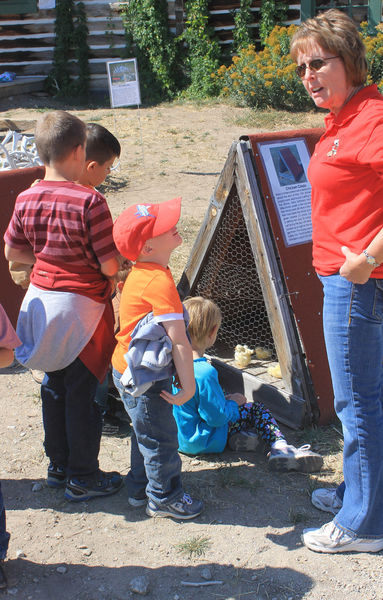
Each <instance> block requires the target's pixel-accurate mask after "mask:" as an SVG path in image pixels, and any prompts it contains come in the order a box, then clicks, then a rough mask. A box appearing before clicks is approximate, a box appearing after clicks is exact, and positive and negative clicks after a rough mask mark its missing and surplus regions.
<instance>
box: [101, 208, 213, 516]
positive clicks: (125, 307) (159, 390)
mask: <svg viewBox="0 0 383 600" xmlns="http://www.w3.org/2000/svg"><path fill="white" fill-rule="evenodd" d="M180 211H181V198H176V199H174V200H170V201H168V202H164V203H162V204H138V205H134V206H130V207H129V208H127V209H126V210H125V211H124V212H123V213H122V214H121V215H120V216H119V217H118V218H117V220H116V222H115V224H114V228H113V236H114V241H115V243H116V246H117V248H118V250H119V251H120V252H121V254H122V255H123V256H125V257H126V258H127V259H128V260H131V261H136V262H135V264H134V265H133V267H132V270H131V271H130V273H129V275H128V277H127V279H126V282H125V284H124V287H123V290H122V295H121V304H120V331H119V333H118V334H117V336H116V338H117V346H116V349H115V351H114V354H113V357H112V364H113V380H114V383H115V386H116V388H117V389H118V391H119V393H120V396H121V398H122V400H123V402H124V405H125V408H126V410H127V412H128V414H129V416H130V419H131V421H132V425H133V433H132V437H131V460H130V471H129V473H128V475H127V477H126V485H127V488H128V494H129V503H130V504H131V505H132V506H143V505H145V504H146V513H147V514H148V515H149V516H151V517H173V518H175V519H181V520H183V519H192V518H193V517H196V516H197V515H199V514H200V512H201V511H202V506H203V505H202V502H201V501H199V500H195V499H192V498H191V497H190V496H189V495H188V494H185V493H184V491H183V487H182V482H181V459H180V457H179V454H178V441H177V426H176V423H175V421H174V418H173V414H172V404H182V403H184V402H187V400H189V399H190V398H191V397H192V396H193V394H194V392H195V383H194V375H193V357H192V349H191V346H190V343H189V341H188V339H187V335H186V325H185V321H184V315H183V306H182V303H181V300H180V297H179V295H178V292H177V288H176V286H175V283H174V280H173V277H172V275H171V272H170V270H169V268H168V262H169V258H170V255H171V253H172V251H173V250H174V249H175V248H177V247H178V246H179V245H180V244H182V238H181V236H180V235H179V233H178V231H177V227H176V225H177V223H178V220H179V217H180ZM143 321H145V322H146V325H147V328H146V331H147V330H148V328H149V330H150V332H151V333H153V332H154V331H155V333H156V334H157V333H158V330H160V331H163V335H162V334H160V335H161V336H162V337H163V336H165V334H167V336H168V339H167V341H168V340H169V338H170V341H171V344H170V346H171V348H170V352H171V355H170V359H171V358H172V359H173V363H174V367H175V370H176V372H177V376H178V380H179V382H180V387H181V389H177V391H176V394H175V395H172V393H171V392H172V373H170V372H169V370H168V368H167V367H166V368H165V367H162V366H161V367H160V368H159V369H158V370H156V371H155V370H154V367H157V366H158V363H157V362H156V360H155V359H156V356H155V354H156V353H153V355H151V359H152V360H151V362H150V365H153V369H151V368H148V373H147V375H148V378H146V380H145V384H146V385H143V386H141V387H140V388H139V389H137V386H136V387H135V388H134V390H133V389H131V388H130V387H129V388H127V387H126V386H125V385H124V383H123V379H124V377H125V375H126V371H127V367H128V362H127V356H128V350H129V351H130V345H131V341H132V335H134V334H135V331H136V330H137V329H138V330H140V329H141V326H140V324H141V323H142V322H143ZM137 337H138V336H137ZM165 337H166V336H165ZM157 341H158V340H157V338H156V339H155V340H154V342H155V343H156V342H157ZM142 362H143V361H142V360H141V356H140V357H139V360H138V367H140V366H141V364H142ZM170 362H172V361H170ZM133 375H134V373H133ZM129 390H130V391H129Z"/></svg>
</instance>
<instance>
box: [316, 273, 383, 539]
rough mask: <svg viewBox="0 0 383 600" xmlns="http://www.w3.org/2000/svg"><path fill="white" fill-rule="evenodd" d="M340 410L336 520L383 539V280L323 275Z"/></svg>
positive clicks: (328, 338)
mask: <svg viewBox="0 0 383 600" xmlns="http://www.w3.org/2000/svg"><path fill="white" fill-rule="evenodd" d="M320 280H321V282H322V284H323V289H324V306H323V323H324V334H325V341H326V349H327V356H328V360H329V365H330V370H331V377H332V382H333V387H334V396H335V410H336V413H337V415H338V417H339V419H340V420H341V422H342V426H343V434H344V450H343V475H344V484H342V485H341V486H339V488H338V490H337V494H338V496H339V497H340V498H341V499H342V497H343V506H342V508H341V510H340V511H339V513H338V514H337V515H336V517H335V518H334V521H335V523H336V525H337V526H338V527H340V528H341V529H343V530H345V531H347V532H351V533H355V534H357V535H358V537H365V538H369V537H370V538H374V537H376V538H381V537H383V364H382V362H383V280H380V279H369V281H368V282H367V283H365V284H364V285H359V284H352V283H350V282H349V281H347V280H346V279H345V278H344V277H341V276H340V275H338V274H337V275H330V276H326V277H322V276H320Z"/></svg>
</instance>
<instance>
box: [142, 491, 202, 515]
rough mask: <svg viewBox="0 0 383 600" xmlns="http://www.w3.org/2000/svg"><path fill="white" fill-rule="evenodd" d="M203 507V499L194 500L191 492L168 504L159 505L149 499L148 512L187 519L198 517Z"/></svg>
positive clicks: (148, 513) (149, 513)
mask: <svg viewBox="0 0 383 600" xmlns="http://www.w3.org/2000/svg"><path fill="white" fill-rule="evenodd" d="M202 508H203V502H201V500H193V499H192V498H191V497H190V496H189V494H184V495H183V496H182V498H180V499H179V500H176V501H175V502H172V503H171V504H167V505H166V506H157V504H155V502H153V500H149V501H148V504H147V507H146V514H147V515H149V517H173V519H179V520H187V519H194V517H198V515H199V514H201V512H202Z"/></svg>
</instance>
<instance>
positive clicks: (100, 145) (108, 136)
mask: <svg viewBox="0 0 383 600" xmlns="http://www.w3.org/2000/svg"><path fill="white" fill-rule="evenodd" d="M120 154H121V146H120V142H119V141H118V139H117V138H116V137H115V136H114V135H113V134H112V133H111V132H110V131H108V130H107V129H106V128H105V127H103V126H102V125H98V123H88V124H87V126H86V153H85V160H86V161H93V162H95V163H96V164H97V165H98V166H99V167H102V166H103V165H105V163H106V162H108V161H112V162H111V164H110V165H109V167H111V166H112V164H113V162H114V160H115V159H116V158H119V156H120ZM104 179H105V178H104ZM101 183H102V182H101ZM94 185H96V184H94ZM98 185H99V184H98Z"/></svg>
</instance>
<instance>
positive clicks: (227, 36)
mask: <svg viewBox="0 0 383 600" xmlns="http://www.w3.org/2000/svg"><path fill="white" fill-rule="evenodd" d="M284 2H285V4H286V5H287V7H288V8H287V15H286V20H285V24H286V25H292V24H294V23H297V24H298V23H300V19H301V12H300V10H301V5H300V2H297V3H295V4H292V3H290V2H289V1H288V0H284ZM239 6H240V2H239V0H237V2H235V1H233V0H212V1H211V2H210V3H209V13H210V18H209V23H210V24H211V26H212V27H213V28H214V30H215V33H216V35H217V37H218V39H219V42H220V44H221V45H230V44H232V42H233V30H234V14H235V10H236V9H238V8H239ZM260 8H261V0H253V2H252V4H251V12H252V17H253V19H252V23H251V29H252V30H253V38H254V42H258V43H259V22H260Z"/></svg>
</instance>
